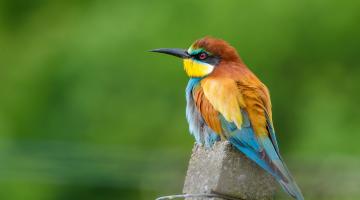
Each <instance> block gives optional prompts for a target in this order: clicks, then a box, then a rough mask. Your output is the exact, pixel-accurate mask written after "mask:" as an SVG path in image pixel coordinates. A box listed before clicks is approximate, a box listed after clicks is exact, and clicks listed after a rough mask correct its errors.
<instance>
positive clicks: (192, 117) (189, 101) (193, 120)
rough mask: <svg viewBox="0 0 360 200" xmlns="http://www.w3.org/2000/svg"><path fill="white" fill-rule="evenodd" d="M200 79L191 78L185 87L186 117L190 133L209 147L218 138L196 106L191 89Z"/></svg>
mask: <svg viewBox="0 0 360 200" xmlns="http://www.w3.org/2000/svg"><path fill="white" fill-rule="evenodd" d="M200 80H201V79H198V78H192V79H190V80H189V83H188V85H187V87H186V119H187V121H188V123H189V130H190V133H191V134H192V135H193V136H194V137H195V140H196V142H197V143H198V144H204V145H205V146H208V147H211V146H212V145H213V144H214V143H215V142H216V141H217V140H219V139H220V138H219V137H218V136H217V134H216V133H214V131H213V130H212V129H211V128H210V127H209V126H208V125H207V124H206V122H205V120H204V118H203V117H202V115H201V113H200V112H199V111H198V109H197V107H196V102H195V100H194V96H193V91H194V90H196V88H197V87H198V86H199V84H200Z"/></svg>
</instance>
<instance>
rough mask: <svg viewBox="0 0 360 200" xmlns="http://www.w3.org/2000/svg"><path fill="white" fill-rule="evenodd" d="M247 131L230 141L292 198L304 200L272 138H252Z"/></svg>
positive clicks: (241, 132)
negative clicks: (272, 177) (267, 173)
mask: <svg viewBox="0 0 360 200" xmlns="http://www.w3.org/2000/svg"><path fill="white" fill-rule="evenodd" d="M246 130H247V129H246V128H243V129H242V130H241V131H240V133H239V132H238V134H236V135H233V136H232V137H230V138H229V141H230V142H231V143H232V144H233V145H234V146H235V147H236V148H237V149H238V150H239V151H241V152H242V153H244V154H245V155H246V156H247V157H248V158H250V159H251V160H253V161H254V162H255V163H257V164H258V165H259V166H260V167H262V168H263V169H264V170H265V171H267V172H269V173H270V174H271V175H273V176H274V177H275V179H276V180H277V181H278V182H279V184H280V185H281V186H282V188H283V189H284V190H285V192H287V193H288V194H289V195H290V196H292V197H293V198H295V199H296V200H304V197H303V196H302V194H301V191H300V189H299V187H298V186H297V184H296V183H295V181H294V179H293V178H292V176H291V174H290V172H289V170H288V169H287V167H286V165H285V163H284V162H283V160H282V158H281V156H280V154H278V152H277V151H276V150H275V147H274V145H273V143H272V142H271V140H270V138H269V137H259V138H257V139H254V138H253V137H254V136H252V137H250V136H251V134H247V131H246Z"/></svg>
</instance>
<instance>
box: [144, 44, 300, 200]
mask: <svg viewBox="0 0 360 200" xmlns="http://www.w3.org/2000/svg"><path fill="white" fill-rule="evenodd" d="M151 51H152V52H158V53H164V54H169V55H173V56H176V57H179V58H182V59H183V62H184V69H185V72H186V74H187V75H188V76H189V77H190V80H189V82H188V85H187V87H186V101H187V105H186V118H187V121H188V123H189V129H190V132H191V134H192V135H193V136H194V137H195V140H196V142H197V143H198V144H203V145H205V146H207V147H211V146H212V145H213V144H214V143H215V142H216V141H219V140H228V141H230V143H231V144H232V145H233V146H234V147H235V148H236V149H237V150H239V151H240V152H242V153H243V154H245V155H246V156H247V157H248V158H249V159H251V160H252V161H254V162H255V163H256V164H258V165H259V166H260V167H261V168H263V169H264V170H265V171H267V172H268V173H270V174H271V175H272V176H273V177H274V178H275V179H276V180H277V181H278V182H279V184H280V185H281V186H282V188H283V189H284V190H285V191H286V192H287V193H288V194H289V195H291V196H292V197H293V198H295V199H297V200H303V199H304V197H303V196H302V194H301V191H300V189H299V187H298V186H297V184H296V183H295V181H294V179H293V178H292V176H291V174H290V172H289V170H288V168H287V167H286V165H285V163H284V161H283V159H282V157H281V155H280V151H279V147H278V143H277V140H276V136H275V131H274V125H273V121H272V111H271V101H270V95H269V91H268V89H267V87H266V86H265V85H264V84H263V83H262V82H261V81H260V80H259V79H258V78H257V77H256V76H255V75H254V74H253V73H252V72H251V71H250V70H249V68H248V67H247V66H246V65H245V64H244V63H243V61H242V60H241V58H240V57H239V55H238V53H237V51H236V49H235V48H234V47H232V46H230V45H229V44H228V43H227V42H225V41H224V40H221V39H216V38H212V37H205V38H202V39H199V40H197V41H195V42H194V43H193V44H192V45H191V46H190V48H189V49H187V50H184V49H169V48H162V49H154V50H151Z"/></svg>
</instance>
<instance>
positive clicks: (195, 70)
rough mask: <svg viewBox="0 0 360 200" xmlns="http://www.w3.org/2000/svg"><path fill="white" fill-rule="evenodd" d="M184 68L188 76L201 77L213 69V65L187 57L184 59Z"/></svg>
mask: <svg viewBox="0 0 360 200" xmlns="http://www.w3.org/2000/svg"><path fill="white" fill-rule="evenodd" d="M184 70H185V72H186V74H187V75H188V76H189V77H203V76H206V75H208V74H210V73H211V72H212V71H213V70H214V66H212V65H210V64H207V63H203V62H200V61H196V60H194V59H191V58H188V59H184Z"/></svg>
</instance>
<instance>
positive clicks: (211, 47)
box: [151, 37, 241, 78]
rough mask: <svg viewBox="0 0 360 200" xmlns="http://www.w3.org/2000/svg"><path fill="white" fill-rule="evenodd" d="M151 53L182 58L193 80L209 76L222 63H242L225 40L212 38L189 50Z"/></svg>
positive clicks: (165, 50) (204, 39) (162, 50)
mask: <svg viewBox="0 0 360 200" xmlns="http://www.w3.org/2000/svg"><path fill="white" fill-rule="evenodd" d="M151 52H158V53H164V54H169V55H173V56H176V57H179V58H182V59H183V62H184V70H185V72H186V74H187V75H188V76H189V77H193V78H201V77H205V76H207V75H209V74H210V73H211V72H213V71H214V70H215V68H216V67H218V66H219V64H220V63H221V62H241V59H240V57H239V55H238V54H237V52H236V50H235V48H234V47H232V46H230V45H229V44H228V43H227V42H225V41H224V40H221V39H216V38H212V37H204V38H202V39H199V40H196V41H195V42H194V43H193V44H192V45H191V46H190V48H189V49H177V48H161V49H154V50H151Z"/></svg>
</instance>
